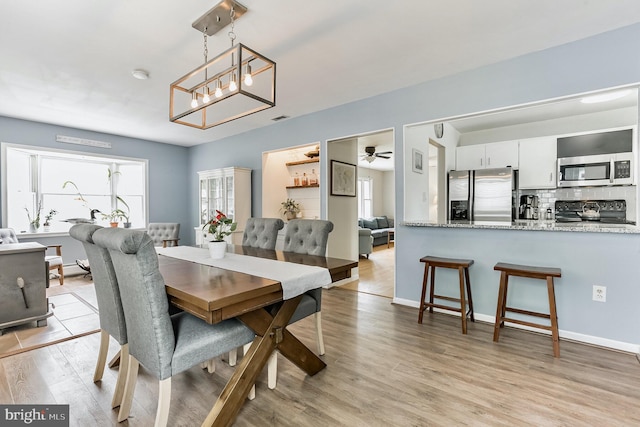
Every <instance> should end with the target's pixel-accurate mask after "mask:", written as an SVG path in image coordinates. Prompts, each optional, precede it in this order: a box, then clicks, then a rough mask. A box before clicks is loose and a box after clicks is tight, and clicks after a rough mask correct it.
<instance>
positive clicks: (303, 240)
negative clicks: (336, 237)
mask: <svg viewBox="0 0 640 427" xmlns="http://www.w3.org/2000/svg"><path fill="white" fill-rule="evenodd" d="M331 230H333V223H332V222H331V221H324V220H321V219H292V220H291V221H289V223H288V225H287V232H286V234H285V236H284V251H285V252H294V253H297V254H307V255H320V256H325V254H326V252H327V240H329V233H331Z"/></svg>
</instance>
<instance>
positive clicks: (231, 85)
mask: <svg viewBox="0 0 640 427" xmlns="http://www.w3.org/2000/svg"><path fill="white" fill-rule="evenodd" d="M236 90H238V83H236V73H232V74H231V79H230V80H229V92H235V91H236Z"/></svg>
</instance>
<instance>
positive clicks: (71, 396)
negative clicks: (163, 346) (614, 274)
mask: <svg viewBox="0 0 640 427" xmlns="http://www.w3.org/2000/svg"><path fill="white" fill-rule="evenodd" d="M322 305H323V308H322V320H323V329H324V337H325V345H326V355H325V356H323V359H324V360H325V361H326V362H327V365H328V366H327V368H326V369H325V370H323V371H321V372H320V373H319V374H317V375H316V376H315V377H307V376H306V375H304V374H303V373H302V372H301V371H300V370H299V369H298V368H297V367H295V366H293V365H292V364H291V363H289V362H287V361H286V360H285V359H284V358H282V357H281V358H280V363H279V372H278V386H277V388H276V389H275V390H269V389H267V386H266V372H263V374H262V375H261V377H260V378H259V381H258V384H257V397H256V399H255V400H253V401H247V402H246V403H245V405H244V407H243V408H242V410H241V412H240V414H239V417H238V419H237V422H236V425H237V426H296V427H298V426H319V427H328V426H452V425H473V426H532V425H533V426H596V425H597V426H632V425H640V387H639V385H640V364H639V363H638V362H637V361H636V358H635V357H634V355H632V354H626V353H620V352H614V351H610V350H605V349H600V348H595V347H589V346H586V345H583V344H578V343H572V342H568V341H561V344H560V347H561V358H560V359H555V358H554V357H553V355H552V346H551V340H550V338H549V337H548V336H543V335H538V334H534V333H531V332H525V331H521V330H516V329H512V328H506V329H505V331H504V332H503V334H502V335H501V337H500V342H499V343H493V342H492V326H491V325H488V324H483V323H479V322H476V323H471V324H470V325H469V333H468V335H466V336H465V335H462V334H461V333H460V321H459V318H456V317H454V316H450V315H446V314H439V313H436V314H426V316H425V319H424V324H423V325H418V323H417V317H418V313H417V310H416V309H413V308H409V307H404V306H396V305H394V304H391V303H390V301H389V299H387V298H383V297H379V296H374V295H370V294H364V293H359V292H353V291H346V290H343V289H340V288H333V289H330V290H328V291H326V292H325V293H324V296H323V304H322ZM291 330H292V331H293V332H294V334H296V335H297V336H298V337H299V338H300V339H302V340H303V342H305V343H307V344H308V345H309V346H310V348H312V349H315V344H314V343H315V340H314V327H313V321H312V319H310V318H307V319H303V320H302V321H300V322H298V323H297V324H295V325H293V326H292V327H291ZM115 347H116V346H115V345H114V346H113V347H112V349H111V351H110V354H109V357H111V356H112V355H113V354H114V352H115ZM97 348H98V335H90V336H86V337H83V338H79V339H74V340H71V341H67V342H64V343H61V344H56V345H53V346H49V347H45V348H42V349H38V350H34V351H29V352H27V353H23V354H19V355H16V356H11V357H8V358H5V359H1V360H0V402H2V403H14V402H15V403H70V404H71V407H70V416H71V425H72V426H82V427H84V426H89V425H91V426H112V425H113V426H114V425H116V422H115V419H116V412H115V411H113V410H111V409H110V402H111V394H112V391H113V387H114V384H115V380H116V372H115V371H113V370H110V369H107V370H106V372H105V376H104V379H103V381H102V382H100V383H98V384H94V383H93V382H92V374H93V369H94V364H95V358H96V352H97ZM231 372H232V368H230V367H228V366H227V365H226V364H224V363H222V362H219V363H217V370H216V372H215V373H214V374H212V375H209V374H207V373H206V371H203V370H201V369H199V368H193V369H191V370H189V371H187V372H184V373H182V374H180V375H177V376H176V377H175V378H174V379H173V384H172V385H173V394H172V398H171V409H170V414H169V425H170V426H198V425H200V423H201V421H202V420H203V419H204V417H205V416H206V415H207V413H208V410H209V409H210V407H211V406H212V404H213V401H214V400H215V399H216V398H217V395H218V394H219V393H220V391H221V390H222V388H223V386H224V383H225V382H226V381H227V380H228V378H229V376H230V375H231ZM157 393H158V386H157V382H156V381H155V379H153V378H151V377H150V376H149V375H148V374H147V373H146V372H145V371H144V369H141V376H140V379H139V381H138V387H137V389H136V393H135V402H134V406H133V409H132V418H130V419H129V420H128V421H126V422H125V423H123V424H121V425H123V426H127V425H128V426H150V425H152V423H153V417H154V414H155V410H156V402H157V396H158V394H157Z"/></svg>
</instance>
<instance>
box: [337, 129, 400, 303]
mask: <svg viewBox="0 0 640 427" xmlns="http://www.w3.org/2000/svg"><path fill="white" fill-rule="evenodd" d="M394 141H395V138H394V130H393V129H386V130H380V131H375V132H370V133H365V134H359V135H354V136H350V137H345V138H341V139H338V140H333V141H328V144H327V148H328V153H329V156H328V158H330V159H335V160H339V161H342V162H347V163H350V164H353V165H356V166H357V195H356V197H338V196H334V195H331V194H330V195H329V196H328V203H327V213H328V218H329V220H331V221H332V222H333V221H334V220H335V221H338V222H341V221H342V222H343V220H344V217H345V215H347V216H348V218H349V220H348V221H349V222H348V223H346V224H342V225H343V229H342V230H341V233H340V234H341V242H335V243H336V244H337V243H339V244H340V245H341V250H342V251H349V253H348V254H346V253H344V254H342V255H343V256H342V257H348V258H349V259H358V280H356V281H353V282H351V283H348V284H346V285H343V286H342V288H343V289H349V290H354V291H358V292H365V293H370V294H375V295H380V296H384V297H388V298H393V296H394V295H395V217H396V215H395V143H394ZM334 154H335V156H334ZM336 156H339V157H336ZM329 193H330V192H329ZM334 224H335V222H334ZM361 229H368V231H367V230H365V231H364V232H363V233H364V234H366V233H368V232H370V233H371V234H370V236H369V239H370V240H368V239H367V238H366V237H364V238H362V237H361ZM335 231H336V230H335V228H334V233H335ZM336 249H337V248H336ZM344 255H346V256H344Z"/></svg>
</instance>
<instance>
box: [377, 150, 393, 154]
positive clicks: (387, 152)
mask: <svg viewBox="0 0 640 427" xmlns="http://www.w3.org/2000/svg"><path fill="white" fill-rule="evenodd" d="M377 154H393V151H381V152H380V153H377Z"/></svg>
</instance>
